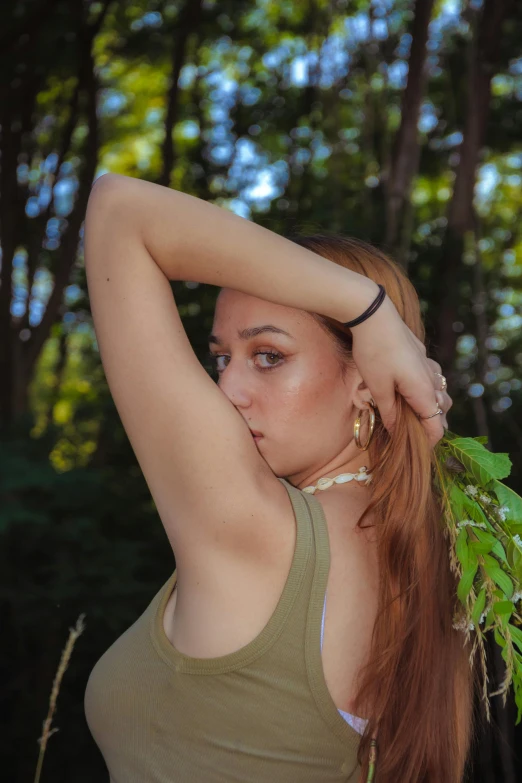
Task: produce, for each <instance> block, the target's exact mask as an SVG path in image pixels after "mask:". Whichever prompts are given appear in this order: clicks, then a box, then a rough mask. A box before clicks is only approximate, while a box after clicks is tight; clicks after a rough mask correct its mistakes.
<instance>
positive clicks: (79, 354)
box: [0, 0, 522, 783]
mask: <svg viewBox="0 0 522 783" xmlns="http://www.w3.org/2000/svg"><path fill="white" fill-rule="evenodd" d="M521 41H522V2H518V0H416V1H415V0H373V1H371V0H294V1H293V2H290V1H289V0H279V2H276V0H233V1H232V0H176V2H174V1H173V0H170V1H169V0H99V1H97V2H95V1H94V0H82V1H80V0H68V1H67V2H65V0H10V2H4V3H2V4H1V6H0V126H1V131H0V134H1V135H0V151H1V173H0V242H1V249H2V267H1V278H0V417H1V418H0V424H1V451H0V474H1V475H0V536H1V547H0V571H1V574H2V579H1V602H0V618H1V634H2V641H3V644H2V650H1V653H0V671H1V675H2V676H1V681H2V687H1V691H0V699H1V702H2V704H1V709H0V715H1V721H2V724H3V725H2V730H1V732H0V733H1V740H0V742H1V744H2V776H3V777H4V779H5V780H6V781H10V783H14V782H15V781H16V783H22V781H23V782H24V783H29V782H30V781H32V780H33V778H34V773H35V766H36V759H37V756H38V750H39V747H38V742H37V740H38V738H39V737H40V736H41V734H42V723H43V720H44V718H45V716H46V714H47V708H48V700H49V694H50V692H51V688H52V683H53V679H54V676H55V672H56V669H57V666H58V663H59V660H60V655H61V651H62V649H63V647H64V645H65V642H66V640H67V636H68V630H69V628H70V627H72V626H74V624H75V622H76V620H77V618H78V616H79V615H80V614H82V613H83V614H84V615H85V626H86V627H85V630H84V632H83V633H82V635H81V636H80V637H79V639H78V640H77V642H76V646H75V649H74V652H73V655H72V659H71V661H70V664H69V668H68V669H67V671H66V672H65V675H64V680H63V684H62V687H61V690H60V694H59V697H58V706H57V711H56V714H55V717H54V722H53V725H54V726H55V727H57V728H58V729H59V731H58V732H57V733H56V734H54V735H53V736H52V737H51V739H50V741H49V745H48V748H47V751H46V757H45V761H44V765H43V772H42V778H41V779H42V781H51V780H52V781H53V783H62V782H64V783H65V781H67V783H86V782H87V781H89V783H92V781H107V779H108V776H107V773H106V769H105V765H104V763H103V760H102V757H101V755H100V754H99V751H98V749H97V747H96V746H95V744H94V742H93V740H92V738H91V736H90V734H89V732H88V729H87V725H86V722H85V718H84V712H83V695H84V690H85V685H86V682H87V678H88V675H89V673H90V670H91V669H92V667H93V665H94V663H95V662H96V660H97V659H98V658H99V657H100V656H101V654H102V653H103V652H104V651H105V650H106V649H107V648H108V647H109V646H110V644H112V642H113V641H114V640H115V639H116V638H117V637H118V636H119V635H120V634H121V633H122V632H123V631H124V630H125V629H126V628H128V627H129V626H130V625H131V624H132V623H133V622H134V621H135V619H136V618H137V617H138V616H139V615H140V614H141V612H142V611H143V610H144V609H145V608H146V606H147V605H148V603H149V602H150V600H151V598H152V597H153V595H154V594H155V593H156V591H157V590H158V589H159V588H160V586H161V585H162V584H163V582H164V581H165V580H166V579H167V577H168V576H169V575H170V574H171V573H172V571H173V568H174V562H173V558H172V552H171V549H170V545H169V543H168V540H167V537H166V535H165V533H164V531H163V528H162V526H161V523H160V521H159V517H158V515H157V513H156V510H155V507H154V504H153V501H152V499H151V497H150V493H149V491H148V489H147V486H146V484H145V481H144V479H143V476H142V474H141V471H140V469H139V466H138V465H137V462H136V459H135V457H134V455H133V452H132V450H131V448H130V445H129V442H128V440H127V437H126V435H125V432H124V431H123V428H122V425H121V423H120V420H119V417H118V415H117V412H116V410H115V407H114V405H113V403H112V400H111V396H110V394H109V392H108V388H107V384H106V381H105V377H104V373H103V369H102V367H101V363H100V357H99V354H98V350H97V344H96V339H95V335H94V332H93V327H92V321H91V316H90V312H89V301H88V297H87V290H86V283H85V270H84V265H83V255H82V253H83V248H82V225H83V219H84V216H85V210H86V204H87V199H88V197H89V192H90V188H91V186H92V182H93V179H94V178H95V177H97V176H99V175H100V174H102V173H104V172H106V171H113V172H118V173H122V174H127V175H130V176H135V177H140V178H143V179H147V180H150V181H153V182H157V183H160V184H163V185H167V186H169V185H170V186H171V187H173V188H176V189H180V190H183V191H186V192H188V193H192V194H194V195H196V196H198V197H200V198H203V199H207V200H210V201H212V202H214V203H216V204H219V205H221V206H223V207H226V208H228V209H231V210H233V211H234V212H236V213H237V214H239V215H242V216H244V217H245V218H247V219H250V220H254V221H257V222H259V223H261V224H262V225H264V226H266V227H267V228H270V229H271V230H273V231H276V232H278V233H282V234H289V233H292V232H294V231H297V230H299V231H302V232H312V231H317V230H325V229H326V230H333V231H338V232H342V233H345V234H348V235H355V236H358V237H362V238H364V239H368V240H370V241H373V242H374V243H376V244H378V245H379V246H381V247H383V248H384V249H387V250H389V251H390V252H391V253H392V254H393V255H394V256H395V258H396V259H398V260H399V261H400V263H401V264H403V265H404V267H405V268H406V269H407V271H408V273H409V275H410V277H411V280H412V281H413V283H414V285H415V286H416V288H417V291H418V292H419V294H420V296H421V298H422V305H423V309H424V315H425V320H426V325H427V330H428V335H429V355H431V356H432V357H434V358H436V359H437V360H438V361H439V362H440V363H441V365H442V368H443V372H444V374H445V375H446V376H447V378H448V383H449V392H450V394H451V396H452V397H453V400H454V406H453V408H452V410H451V412H450V414H449V424H450V429H451V430H453V431H454V432H458V433H460V434H465V435H487V436H488V438H489V448H491V449H492V450H494V451H504V452H508V453H509V454H510V456H511V458H512V460H513V472H512V475H511V476H510V477H509V479H508V480H507V481H506V483H508V484H509V485H510V486H512V487H513V488H514V489H516V491H517V492H519V493H522V455H521V449H522V329H521V326H522V221H521V220H520V217H521V210H520V207H521V202H522V188H521V183H522V143H521V142H522V49H521ZM172 285H173V290H174V291H175V296H176V300H177V302H178V305H179V310H180V314H181V316H182V318H183V322H184V325H185V328H186V331H187V333H188V335H189V338H190V340H191V342H192V345H193V347H194V350H195V351H196V353H197V354H198V356H199V357H200V360H201V361H202V363H204V364H205V351H206V348H207V345H206V334H207V333H208V332H209V331H210V327H211V324H212V313H213V306H214V300H215V295H216V294H217V289H215V288H214V287H212V286H204V285H198V284H197V283H192V282H190V281H187V282H176V283H173V284H172ZM205 366H206V364H205ZM208 369H209V371H210V368H208ZM495 647H496V645H495V646H494V647H492V648H491V661H492V663H491V674H490V688H491V690H494V689H496V687H499V685H500V682H501V679H502V674H503V662H502V660H501V659H500V656H498V655H497V656H496V657H495V654H494V652H495V650H494V648H495ZM492 704H493V709H494V712H493V723H492V725H491V726H489V727H487V728H486V729H485V730H484V732H483V735H482V736H481V739H480V743H479V744H478V747H477V748H476V749H475V752H474V755H473V759H472V762H473V764H472V765H470V771H469V778H468V779H469V780H470V781H474V782H476V783H478V782H479V781H480V782H484V783H498V781H504V782H506V783H515V781H516V780H521V779H522V759H521V752H520V748H521V747H522V744H521V739H522V724H521V725H519V726H517V727H515V710H514V705H513V701H512V700H511V699H510V700H508V702H507V704H506V706H505V708H504V707H503V706H502V704H501V699H499V697H493V699H492ZM517 747H518V753H517V752H515V748H517Z"/></svg>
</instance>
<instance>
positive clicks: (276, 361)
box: [208, 351, 283, 373]
mask: <svg viewBox="0 0 522 783" xmlns="http://www.w3.org/2000/svg"><path fill="white" fill-rule="evenodd" d="M254 356H264V357H266V361H267V362H268V364H266V365H263V364H261V365H256V366H257V369H258V370H260V371H261V372H265V370H275V369H276V368H277V367H279V365H280V364H282V361H283V356H282V354H280V353H278V352H277V351H256V353H255V354H254ZM208 358H209V360H210V362H211V363H212V368H213V369H214V370H215V371H216V372H217V373H222V372H223V370H224V369H225V367H226V364H225V366H223V364H220V363H219V360H220V359H223V360H224V359H228V358H230V357H229V355H228V354H226V353H210V352H209V353H208Z"/></svg>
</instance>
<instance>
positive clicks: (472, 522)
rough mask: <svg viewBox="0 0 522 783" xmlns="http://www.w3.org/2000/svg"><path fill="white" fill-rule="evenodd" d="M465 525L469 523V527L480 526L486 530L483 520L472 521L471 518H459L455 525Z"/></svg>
mask: <svg viewBox="0 0 522 783" xmlns="http://www.w3.org/2000/svg"><path fill="white" fill-rule="evenodd" d="M466 525H470V526H471V527H481V528H483V530H487V525H486V523H485V522H474V521H473V520H472V519H461V521H460V522H457V527H466Z"/></svg>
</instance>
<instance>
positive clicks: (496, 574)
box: [484, 555, 514, 598]
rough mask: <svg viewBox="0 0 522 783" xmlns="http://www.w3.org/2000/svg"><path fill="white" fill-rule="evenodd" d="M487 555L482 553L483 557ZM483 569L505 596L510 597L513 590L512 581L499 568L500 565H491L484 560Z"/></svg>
mask: <svg viewBox="0 0 522 783" xmlns="http://www.w3.org/2000/svg"><path fill="white" fill-rule="evenodd" d="M487 557H488V555H484V559H485V558H487ZM490 559H492V558H490ZM484 570H485V572H486V574H487V575H488V576H489V578H490V579H492V580H493V581H494V582H495V584H497V585H498V586H499V587H500V589H501V590H502V591H503V592H504V593H505V595H506V596H507V598H511V596H512V595H513V592H514V588H513V582H512V581H511V579H510V578H509V576H508V575H507V574H506V573H505V572H504V571H503V570H502V569H501V568H500V566H498V565H495V566H492V565H491V564H490V563H487V562H484Z"/></svg>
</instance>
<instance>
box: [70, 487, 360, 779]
mask: <svg viewBox="0 0 522 783" xmlns="http://www.w3.org/2000/svg"><path fill="white" fill-rule="evenodd" d="M279 480H280V481H281V482H282V484H283V485H284V487H285V488H286V490H287V492H288V494H289V497H290V500H291V502H292V507H293V509H294V514H295V520H296V525H297V535H296V546H295V551H294V556H293V560H292V563H291V566H290V571H289V573H288V577H287V580H286V583H285V586H284V588H283V592H282V594H281V596H280V599H279V602H278V604H277V606H276V608H275V610H274V613H273V614H272V617H271V618H270V620H269V621H268V623H267V624H266V626H265V627H264V628H263V630H262V631H261V633H260V634H259V635H258V636H257V637H256V638H255V639H253V640H252V641H251V642H250V643H249V644H247V645H246V646H245V647H242V648H241V649H240V650H237V651H236V652H232V653H229V654H227V655H223V656H220V657H218V658H192V657H190V656H188V655H184V654H183V653H181V652H179V651H178V650H176V649H175V648H174V646H173V645H172V644H171V642H170V640H169V639H168V637H167V635H166V634H165V631H164V628H163V617H164V612H165V607H166V605H167V601H168V599H169V597H170V595H171V593H172V590H173V589H174V586H175V583H176V571H174V573H173V574H172V576H171V577H170V578H169V579H168V580H167V581H166V583H165V584H164V585H163V587H161V588H160V590H159V592H158V593H157V594H156V595H155V596H154V598H153V599H152V601H151V603H150V604H149V606H148V607H147V608H146V609H145V611H144V612H143V614H142V615H141V616H140V617H139V618H138V619H137V620H136V622H135V623H134V624H133V625H131V626H130V628H128V629H127V630H126V631H125V632H124V633H123V634H122V635H121V636H120V637H119V638H118V639H116V641H115V642H114V643H113V644H112V645H111V647H109V649H108V650H107V651H106V652H105V653H104V654H103V655H102V657H101V658H100V659H99V660H98V662H97V663H96V665H95V666H94V668H93V670H92V671H91V673H90V676H89V679H88V682H87V687H86V691H85V701H84V707H85V715H86V718H87V723H88V726H89V729H90V731H91V733H92V735H93V737H94V739H95V741H96V743H97V745H98V747H99V748H100V751H101V753H102V755H103V757H104V759H105V762H106V764H107V768H108V771H109V775H110V783H312V782H313V783H340V781H343V783H358V781H359V776H360V771H361V770H360V766H359V765H358V763H357V758H356V754H357V748H358V746H359V743H360V739H361V735H360V734H359V733H358V732H357V731H356V730H355V728H353V727H352V726H350V725H349V724H348V723H347V722H346V721H345V720H344V718H343V717H342V716H341V714H340V713H339V710H338V709H337V706H336V705H335V703H334V701H333V699H332V697H331V695H330V692H329V690H328V688H327V685H326V681H325V678H324V672H323V667H322V658H321V614H322V608H323V600H324V597H325V593H326V586H327V580H328V572H329V568H330V548H329V538H328V530H327V526H326V519H325V517H324V512H323V509H322V506H321V504H320V503H319V501H318V500H317V499H316V498H314V497H313V495H310V494H307V493H306V492H303V491H302V490H300V489H298V488H297V487H294V486H293V485H292V484H290V483H289V482H287V481H286V479H283V478H280V479H279Z"/></svg>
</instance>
